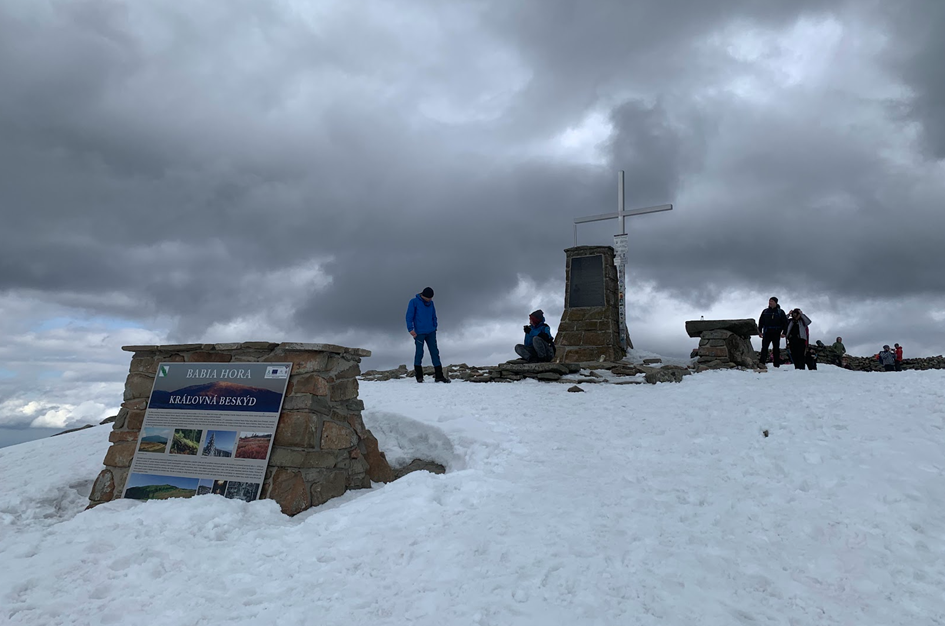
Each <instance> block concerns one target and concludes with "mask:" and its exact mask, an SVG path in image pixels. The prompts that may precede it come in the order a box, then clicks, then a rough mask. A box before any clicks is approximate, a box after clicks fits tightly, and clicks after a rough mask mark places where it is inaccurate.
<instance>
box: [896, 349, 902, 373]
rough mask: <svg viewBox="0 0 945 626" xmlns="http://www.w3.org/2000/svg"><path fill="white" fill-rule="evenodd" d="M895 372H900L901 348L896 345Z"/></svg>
mask: <svg viewBox="0 0 945 626" xmlns="http://www.w3.org/2000/svg"><path fill="white" fill-rule="evenodd" d="M896 371H897V372H901V371H902V346H900V345H899V344H898V343H897V344H896Z"/></svg>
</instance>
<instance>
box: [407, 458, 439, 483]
mask: <svg viewBox="0 0 945 626" xmlns="http://www.w3.org/2000/svg"><path fill="white" fill-rule="evenodd" d="M420 470H423V471H425V472H430V473H431V474H445V473H446V468H445V467H443V466H442V465H440V464H439V463H437V462H436V461H424V460H423V459H414V460H413V461H411V462H410V463H408V464H407V465H405V466H404V467H398V468H395V469H394V480H397V479H398V478H403V477H404V476H406V475H407V474H409V473H411V472H418V471H420Z"/></svg>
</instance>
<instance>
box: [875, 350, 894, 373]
mask: <svg viewBox="0 0 945 626" xmlns="http://www.w3.org/2000/svg"><path fill="white" fill-rule="evenodd" d="M876 360H877V361H879V362H880V363H881V364H882V366H883V369H884V370H886V371H887V372H892V371H894V370H895V369H896V353H895V352H893V351H892V350H890V349H889V344H886V345H885V346H883V351H882V352H880V353H879V354H877V355H876Z"/></svg>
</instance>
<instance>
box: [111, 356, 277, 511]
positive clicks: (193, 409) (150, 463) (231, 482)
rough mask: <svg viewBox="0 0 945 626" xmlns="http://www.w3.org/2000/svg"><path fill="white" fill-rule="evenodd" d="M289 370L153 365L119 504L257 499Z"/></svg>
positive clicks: (254, 365) (258, 365) (252, 365)
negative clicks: (212, 496)
mask: <svg viewBox="0 0 945 626" xmlns="http://www.w3.org/2000/svg"><path fill="white" fill-rule="evenodd" d="M291 371H292V364H291V363H161V364H160V365H158V369H157V375H156V376H155V378H154V387H153V389H152V390H151V397H150V399H149V400H148V408H147V410H146V411H145V415H144V423H143V424H142V426H141V433H140V434H139V435H138V444H137V448H136V449H135V456H134V459H133V460H132V462H131V473H130V474H129V476H128V481H127V482H126V484H125V491H124V494H123V495H124V497H125V498H132V499H135V500H163V499H166V498H189V497H191V496H199V495H205V494H216V495H221V496H224V497H227V498H239V499H240V500H245V501H247V502H250V501H252V500H255V499H256V498H258V497H259V490H260V488H261V487H262V483H263V479H264V477H265V475H266V466H267V465H268V463H269V454H270V452H271V451H272V440H273V437H274V436H275V432H276V426H277V425H278V424H279V412H280V411H281V410H282V400H283V398H284V397H285V390H286V385H287V384H288V382H289V374H290V373H291Z"/></svg>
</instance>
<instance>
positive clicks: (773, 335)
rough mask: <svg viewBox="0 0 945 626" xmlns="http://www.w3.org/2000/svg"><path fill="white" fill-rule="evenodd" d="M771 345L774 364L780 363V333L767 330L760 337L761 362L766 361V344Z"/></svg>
mask: <svg viewBox="0 0 945 626" xmlns="http://www.w3.org/2000/svg"><path fill="white" fill-rule="evenodd" d="M769 345H771V347H772V351H773V352H774V366H775V367H779V366H780V365H781V333H779V332H776V331H775V332H767V333H765V334H764V335H762V337H761V362H762V363H767V362H768V346H769Z"/></svg>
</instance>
